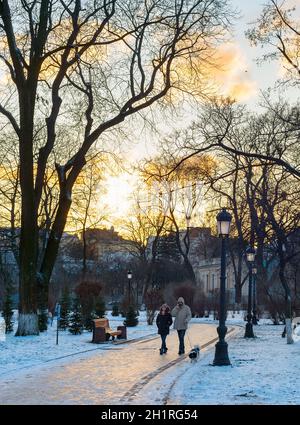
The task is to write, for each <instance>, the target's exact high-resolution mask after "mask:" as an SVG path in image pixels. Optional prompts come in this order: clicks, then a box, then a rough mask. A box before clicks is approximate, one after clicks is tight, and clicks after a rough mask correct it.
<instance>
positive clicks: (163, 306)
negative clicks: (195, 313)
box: [159, 304, 170, 313]
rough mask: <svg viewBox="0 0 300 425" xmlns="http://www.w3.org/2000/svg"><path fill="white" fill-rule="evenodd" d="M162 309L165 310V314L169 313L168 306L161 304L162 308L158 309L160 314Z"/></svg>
mask: <svg viewBox="0 0 300 425" xmlns="http://www.w3.org/2000/svg"><path fill="white" fill-rule="evenodd" d="M163 308H164V309H165V311H166V313H169V312H170V307H169V306H168V304H162V306H161V307H160V309H159V312H160V313H161V312H162V309H163Z"/></svg>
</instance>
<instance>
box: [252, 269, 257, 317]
mask: <svg viewBox="0 0 300 425" xmlns="http://www.w3.org/2000/svg"><path fill="white" fill-rule="evenodd" d="M256 275H257V268H256V267H252V277H253V309H252V313H253V316H252V323H253V325H257V317H256Z"/></svg>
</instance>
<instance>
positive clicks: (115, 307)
mask: <svg viewBox="0 0 300 425" xmlns="http://www.w3.org/2000/svg"><path fill="white" fill-rule="evenodd" d="M111 315H112V316H119V304H117V303H115V304H114V305H113V308H112V312H111Z"/></svg>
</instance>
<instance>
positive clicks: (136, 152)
mask: <svg viewBox="0 0 300 425" xmlns="http://www.w3.org/2000/svg"><path fill="white" fill-rule="evenodd" d="M289 3H290V4H291V5H296V4H297V3H299V2H298V1H296V0H294V1H293V0H291V1H289ZM232 4H233V6H234V7H235V8H237V9H239V10H240V17H239V18H238V19H237V20H236V22H235V28H234V34H233V38H232V41H231V42H229V43H226V44H224V45H222V46H221V47H220V49H219V52H218V53H219V54H220V57H221V58H222V64H223V66H224V71H223V72H218V71H216V72H215V75H214V77H215V79H216V81H217V83H218V84H220V90H221V91H223V94H225V95H230V96H232V97H234V98H236V99H237V100H238V101H239V102H241V103H245V104H246V105H247V106H248V107H249V108H250V109H251V110H253V111H255V110H258V109H259V107H258V102H259V98H260V95H261V91H263V90H266V89H267V88H269V87H272V86H274V83H275V82H276V80H277V79H278V78H279V77H280V64H279V63H277V62H276V61H274V62H272V63H266V62H265V63H262V64H260V65H258V64H257V63H256V61H255V59H257V58H258V57H261V56H262V54H263V52H264V51H265V50H263V49H262V48H261V47H259V46H258V47H252V46H250V43H249V41H248V40H247V38H246V37H245V31H246V30H247V29H249V28H250V26H251V25H249V24H251V23H253V22H254V21H255V20H256V19H257V18H258V17H259V16H260V13H261V10H262V8H263V5H264V1H262V0H251V1H242V0H232ZM286 95H287V96H290V97H293V93H292V92H287V94H286ZM170 127H171V125H170ZM134 134H135V136H136V137H135V140H138V143H135V144H134V146H132V147H131V148H129V149H128V151H127V152H126V153H125V157H126V158H127V159H128V162H129V164H130V163H135V162H136V161H138V160H140V159H141V158H143V157H147V156H150V155H153V153H155V149H154V147H153V143H151V141H149V138H148V137H149V135H148V134H147V133H145V132H144V131H142V130H140V131H139V130H138V129H135V133H134ZM145 139H147V140H145ZM134 182H135V177H134V176H132V175H130V174H127V173H126V172H124V173H122V174H120V176H119V177H111V178H108V180H107V189H108V192H107V195H106V196H105V202H106V203H108V204H109V205H111V210H112V223H114V222H115V219H117V218H119V217H122V216H124V214H125V215H126V214H128V211H129V206H130V200H129V198H130V195H131V192H132V188H133V185H134Z"/></svg>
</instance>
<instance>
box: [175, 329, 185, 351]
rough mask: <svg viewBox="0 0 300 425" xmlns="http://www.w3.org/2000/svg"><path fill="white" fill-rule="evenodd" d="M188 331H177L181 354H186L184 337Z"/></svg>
mask: <svg viewBox="0 0 300 425" xmlns="http://www.w3.org/2000/svg"><path fill="white" fill-rule="evenodd" d="M185 331H186V329H179V330H177V333H178V338H179V352H180V353H184V335H185Z"/></svg>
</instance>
